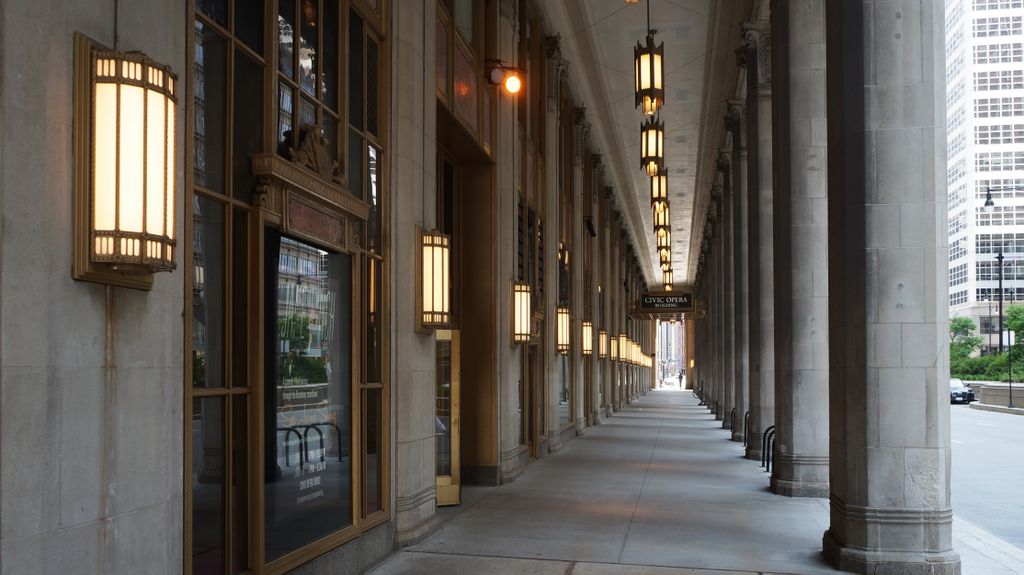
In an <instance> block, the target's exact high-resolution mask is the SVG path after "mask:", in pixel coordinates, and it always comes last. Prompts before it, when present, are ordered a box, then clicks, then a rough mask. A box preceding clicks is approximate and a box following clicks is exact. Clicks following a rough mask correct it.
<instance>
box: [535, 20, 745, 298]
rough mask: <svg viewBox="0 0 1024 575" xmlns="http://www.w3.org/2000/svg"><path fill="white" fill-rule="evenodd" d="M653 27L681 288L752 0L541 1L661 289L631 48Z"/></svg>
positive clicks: (646, 264) (689, 276)
mask: <svg viewBox="0 0 1024 575" xmlns="http://www.w3.org/2000/svg"><path fill="white" fill-rule="evenodd" d="M647 2H650V18H651V20H650V26H651V28H653V29H654V30H656V31H657V34H656V35H655V41H656V42H664V43H665V70H666V76H665V86H666V95H665V100H666V101H665V105H664V106H663V107H662V110H661V119H662V120H663V121H664V123H665V156H666V165H667V167H668V171H669V203H670V206H671V218H672V220H671V224H672V265H673V270H674V272H675V280H676V283H677V284H690V283H692V282H693V280H694V275H695V273H696V265H695V264H696V257H697V253H698V252H697V251H696V248H699V242H697V243H696V245H695V244H694V242H696V241H697V240H696V238H699V237H700V234H701V233H702V229H703V228H702V226H703V221H704V212H705V210H706V205H707V195H708V193H709V190H710V186H711V180H712V178H713V177H714V165H715V160H716V158H717V157H718V149H719V148H720V147H721V145H722V141H723V137H724V123H723V116H724V115H725V114H726V111H727V110H726V109H727V105H726V100H727V99H729V98H732V97H734V94H735V90H736V85H737V78H738V73H739V70H738V69H737V67H736V59H735V53H734V51H735V50H736V48H737V47H738V46H739V43H740V25H741V23H742V22H743V21H744V20H747V19H749V17H750V14H751V7H752V4H753V2H754V0H728V1H725V2H722V1H716V0H640V2H638V3H636V4H628V3H626V2H625V1H624V0H544V1H541V2H538V3H537V4H538V6H539V7H540V9H541V11H542V12H543V13H544V14H545V17H546V18H547V20H548V23H549V25H550V26H552V27H553V28H554V31H555V33H557V34H558V35H559V36H560V38H561V50H562V57H563V58H565V59H566V60H567V61H568V62H569V74H570V82H571V84H572V86H573V91H574V94H576V95H577V96H578V97H579V98H580V99H582V100H583V101H582V104H583V105H585V106H586V119H587V121H588V122H589V123H590V124H591V133H592V140H593V142H594V144H595V145H596V147H597V148H598V150H597V151H598V152H600V153H601V154H602V155H603V158H604V159H605V164H606V170H605V176H606V178H608V179H609V183H610V184H611V185H612V186H613V188H614V189H615V194H616V199H617V201H618V204H619V206H620V207H621V208H622V209H623V211H624V212H625V214H626V218H627V221H628V228H629V232H630V234H631V235H632V237H633V240H634V242H635V244H636V246H637V251H638V253H639V254H640V255H641V259H642V260H643V261H642V262H641V265H642V267H643V270H644V274H645V276H646V279H647V282H648V284H649V285H650V286H651V287H652V288H655V287H660V284H661V271H660V268H659V265H658V264H659V262H658V256H657V253H656V250H655V241H654V231H653V225H654V223H653V217H652V213H651V203H650V191H649V190H650V188H649V178H648V177H647V175H646V174H645V173H644V172H643V170H641V168H640V123H641V122H642V121H643V115H642V114H641V113H640V111H639V110H637V109H636V108H634V96H633V47H634V46H635V45H636V43H637V41H640V40H643V38H644V36H645V35H646V33H647V10H648V4H647Z"/></svg>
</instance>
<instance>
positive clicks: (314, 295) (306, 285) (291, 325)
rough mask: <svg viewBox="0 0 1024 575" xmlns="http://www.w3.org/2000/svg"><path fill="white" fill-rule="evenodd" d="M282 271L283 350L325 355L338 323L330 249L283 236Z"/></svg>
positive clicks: (280, 269) (279, 311) (279, 286)
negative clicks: (331, 285) (330, 280)
mask: <svg viewBox="0 0 1024 575" xmlns="http://www.w3.org/2000/svg"><path fill="white" fill-rule="evenodd" d="M279 273H280V275H279V279H278V288H277V304H278V308H277V309H278V312H277V313H278V318H279V321H280V329H281V334H280V338H281V350H280V351H281V353H288V352H296V353H299V354H301V355H306V356H310V357H321V356H322V355H323V353H324V350H325V349H326V348H327V343H328V342H330V341H331V340H332V339H333V333H332V330H333V326H334V306H335V301H334V294H333V293H331V292H330V290H329V289H328V286H327V252H324V251H322V250H319V249H317V248H314V247H312V246H309V245H306V244H303V243H301V242H297V241H295V240H292V239H289V238H281V255H280V263H279ZM297 346H300V347H297Z"/></svg>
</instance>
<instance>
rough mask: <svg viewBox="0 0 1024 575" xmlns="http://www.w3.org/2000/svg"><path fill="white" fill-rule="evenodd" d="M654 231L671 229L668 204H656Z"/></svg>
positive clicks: (654, 209)
mask: <svg viewBox="0 0 1024 575" xmlns="http://www.w3.org/2000/svg"><path fill="white" fill-rule="evenodd" d="M653 211H654V231H655V232H657V231H658V230H667V229H669V211H668V202H654V208H653Z"/></svg>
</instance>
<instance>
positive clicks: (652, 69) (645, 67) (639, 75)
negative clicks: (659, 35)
mask: <svg viewBox="0 0 1024 575" xmlns="http://www.w3.org/2000/svg"><path fill="white" fill-rule="evenodd" d="M648 28H649V26H648ZM664 56H665V44H664V43H661V44H658V45H657V46H655V45H654V31H653V30H650V29H649V30H648V33H647V38H646V39H645V41H644V43H643V44H641V43H640V42H637V43H636V47H635V48H634V49H633V69H634V79H635V83H634V84H635V87H634V91H635V95H636V103H635V104H634V107H637V108H640V109H641V110H642V111H643V113H644V115H645V116H653V115H654V114H656V113H657V112H658V110H659V109H660V108H661V105H662V104H664V103H665V78H664V74H663V72H664V68H663V60H664Z"/></svg>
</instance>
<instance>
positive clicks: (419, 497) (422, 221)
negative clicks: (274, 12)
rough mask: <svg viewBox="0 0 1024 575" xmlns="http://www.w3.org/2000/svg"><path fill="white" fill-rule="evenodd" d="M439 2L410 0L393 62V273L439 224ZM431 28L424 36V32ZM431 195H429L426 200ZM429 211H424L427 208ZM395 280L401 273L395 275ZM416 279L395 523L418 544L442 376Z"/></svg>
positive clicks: (401, 318) (402, 380)
mask: <svg viewBox="0 0 1024 575" xmlns="http://www.w3.org/2000/svg"><path fill="white" fill-rule="evenodd" d="M434 13H435V6H434V3H433V2H410V3H409V6H408V9H407V10H405V11H403V12H402V13H400V14H398V26H396V31H395V52H396V54H397V55H396V58H395V61H408V62H410V65H409V70H410V73H409V74H397V75H395V78H396V81H397V82H398V84H399V85H397V86H396V87H395V90H394V93H395V98H396V101H395V106H394V110H395V119H394V130H395V135H396V137H395V141H396V143H400V145H396V152H395V154H394V158H395V160H394V164H393V181H395V182H396V184H397V185H395V186H394V187H393V188H394V190H395V194H396V196H395V201H394V202H393V205H394V210H393V212H392V215H391V217H392V227H391V230H392V241H393V242H394V249H393V250H392V253H393V254H394V259H393V262H392V263H393V266H394V270H411V269H414V266H415V261H414V259H415V254H416V251H415V250H416V248H415V246H416V242H417V238H416V226H417V225H420V226H422V227H424V228H427V229H430V228H433V227H434V225H435V223H436V221H437V220H436V217H437V215H436V213H435V212H436V210H435V209H434V206H435V205H436V197H435V195H436V192H437V190H436V181H437V179H436V178H435V165H436V164H435V161H436V148H435V144H434V143H435V141H436V133H437V114H436V113H435V108H436V104H435V100H436V98H437V96H436V94H435V88H434V83H433V81H431V80H429V79H430V78H433V77H434V58H433V57H426V58H425V54H427V53H430V54H433V50H432V48H430V49H429V52H428V47H433V46H434V28H433V27H432V26H427V27H426V28H425V29H424V27H423V26H422V22H423V19H424V18H426V19H427V21H433V19H434V17H435V14H434ZM424 33H425V36H424ZM424 196H425V199H424ZM424 209H425V210H426V212H425V213H424V211H423V210H424ZM393 277H400V275H395V274H393ZM414 290H415V286H414V282H396V283H395V290H394V294H393V306H394V307H393V308H392V309H393V310H394V315H393V318H392V321H393V325H392V334H393V335H394V337H393V338H392V346H393V352H394V357H396V358H402V361H396V362H395V364H394V385H393V386H392V393H393V394H394V397H393V400H394V402H395V410H394V411H395V415H394V417H395V424H394V425H395V452H394V476H395V483H394V489H395V522H396V530H397V533H396V536H397V540H398V543H399V544H400V545H406V544H412V543H415V542H417V541H419V540H421V539H422V538H423V537H424V536H426V535H428V534H429V533H430V532H431V531H432V530H433V528H434V527H436V525H437V524H438V520H437V515H436V514H435V508H436V505H435V495H434V491H435V479H434V474H435V467H434V458H435V454H436V445H435V438H434V417H433V413H434V392H433V390H434V386H435V379H436V373H435V370H436V363H435V362H436V359H435V341H434V335H433V333H431V334H428V335H422V334H417V333H415V310H414V302H415V301H416V295H415V291H414Z"/></svg>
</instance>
